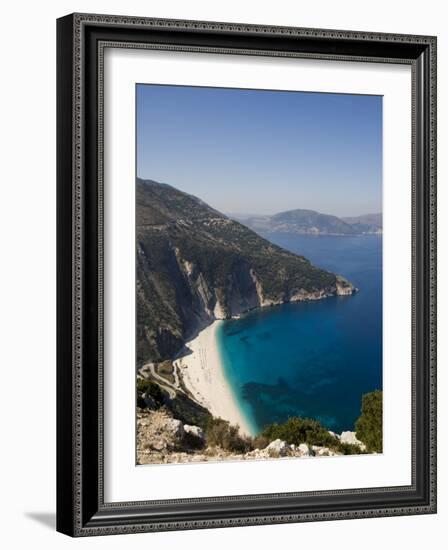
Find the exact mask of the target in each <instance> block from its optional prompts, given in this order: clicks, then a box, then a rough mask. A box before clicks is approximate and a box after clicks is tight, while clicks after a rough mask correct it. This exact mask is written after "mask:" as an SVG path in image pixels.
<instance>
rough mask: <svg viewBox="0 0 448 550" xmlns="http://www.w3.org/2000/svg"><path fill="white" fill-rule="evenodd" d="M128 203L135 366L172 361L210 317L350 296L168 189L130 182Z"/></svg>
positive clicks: (339, 283)
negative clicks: (132, 200) (132, 213)
mask: <svg viewBox="0 0 448 550" xmlns="http://www.w3.org/2000/svg"><path fill="white" fill-rule="evenodd" d="M136 206H137V210H136V221H137V228H136V236H137V266H136V269H137V281H136V285H137V364H138V366H140V365H141V364H142V363H144V362H146V361H154V362H159V361H162V360H165V359H172V358H173V357H174V355H175V354H176V353H177V352H178V351H180V350H181V349H182V348H183V346H184V343H185V341H186V340H187V339H189V338H191V337H193V336H194V335H195V334H196V333H197V332H198V331H199V330H201V329H202V328H203V327H204V326H206V325H208V324H210V323H211V322H212V321H213V320H214V319H223V318H230V317H232V316H236V315H239V314H241V313H243V312H245V311H248V310H250V309H252V308H255V307H262V306H269V305H275V304H281V303H284V302H291V301H302V300H316V299H321V298H325V297H327V296H332V295H346V294H352V293H353V292H354V291H355V289H354V287H353V285H351V283H349V282H348V281H347V280H345V279H344V278H342V277H340V276H337V275H335V274H333V273H329V272H327V271H324V270H322V269H319V268H317V267H315V266H313V265H312V264H311V263H310V262H309V261H308V260H307V259H306V258H304V257H302V256H297V255H295V254H292V253H290V252H288V251H286V250H284V249H282V248H280V247H278V246H276V245H274V244H272V243H270V242H269V241H267V240H265V239H263V238H262V237H260V236H259V235H257V234H256V233H255V232H254V231H252V230H251V229H249V228H247V227H245V226H244V225H242V224H241V223H239V222H237V221H234V220H231V219H229V218H228V217H227V216H225V215H223V214H221V213H220V212H218V211H216V210H214V209H213V208H211V207H210V206H208V205H207V204H205V203H204V202H203V201H201V200H200V199H198V198H196V197H194V196H192V195H188V194H186V193H183V192H181V191H179V190H177V189H175V188H173V187H171V186H169V185H166V184H161V183H158V182H155V181H152V180H141V179H137V182H136Z"/></svg>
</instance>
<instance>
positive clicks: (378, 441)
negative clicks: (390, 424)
mask: <svg viewBox="0 0 448 550" xmlns="http://www.w3.org/2000/svg"><path fill="white" fill-rule="evenodd" d="M355 430H356V437H357V438H358V439H359V440H360V441H362V442H363V443H364V444H365V445H366V447H367V449H368V450H369V451H371V452H372V451H373V452H377V453H381V452H382V451H383V392H382V391H380V390H376V391H373V392H371V393H366V394H365V395H363V397H362V406H361V416H360V417H359V418H358V420H357V421H356V424H355Z"/></svg>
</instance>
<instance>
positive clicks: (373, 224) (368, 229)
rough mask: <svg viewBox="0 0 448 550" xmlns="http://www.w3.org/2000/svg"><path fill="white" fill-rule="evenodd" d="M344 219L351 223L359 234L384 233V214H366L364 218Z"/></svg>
mask: <svg viewBox="0 0 448 550" xmlns="http://www.w3.org/2000/svg"><path fill="white" fill-rule="evenodd" d="M342 219H343V220H344V221H345V222H347V223H349V224H350V225H351V226H352V227H353V228H354V229H355V230H356V231H357V232H358V233H382V231H383V215H382V214H365V215H364V216H355V217H351V218H342Z"/></svg>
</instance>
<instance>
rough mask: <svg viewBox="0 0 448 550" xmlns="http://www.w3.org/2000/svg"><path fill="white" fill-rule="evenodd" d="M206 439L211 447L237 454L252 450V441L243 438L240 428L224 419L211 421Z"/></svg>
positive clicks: (212, 419)
mask: <svg viewBox="0 0 448 550" xmlns="http://www.w3.org/2000/svg"><path fill="white" fill-rule="evenodd" d="M205 437H206V440H207V445H208V446H209V447H221V449H224V450H226V451H231V452H235V453H245V452H247V451H250V450H252V441H251V439H250V438H246V437H243V436H241V435H240V434H239V428H238V426H233V425H231V424H230V423H229V422H228V421H227V420H223V419H222V418H214V417H213V418H210V419H209V421H208V423H207V428H206V431H205Z"/></svg>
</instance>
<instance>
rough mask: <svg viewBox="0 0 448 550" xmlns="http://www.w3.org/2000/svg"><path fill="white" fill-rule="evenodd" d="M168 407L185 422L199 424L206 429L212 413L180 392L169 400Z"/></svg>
mask: <svg viewBox="0 0 448 550" xmlns="http://www.w3.org/2000/svg"><path fill="white" fill-rule="evenodd" d="M166 407H167V408H168V409H169V410H170V411H171V413H172V415H173V416H174V418H177V419H178V420H181V421H182V422H183V423H184V424H190V425H192V426H199V427H200V428H202V429H203V430H205V429H206V427H207V424H208V422H209V419H210V418H212V415H211V414H210V413H209V411H208V410H207V409H206V408H205V407H202V406H201V405H199V404H198V403H196V401H193V400H192V399H190V398H189V397H187V396H186V395H184V394H182V393H180V392H178V393H177V395H176V397H175V398H174V399H170V400H169V401H168V402H167V405H166Z"/></svg>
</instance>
